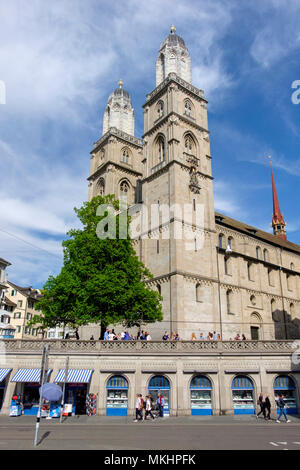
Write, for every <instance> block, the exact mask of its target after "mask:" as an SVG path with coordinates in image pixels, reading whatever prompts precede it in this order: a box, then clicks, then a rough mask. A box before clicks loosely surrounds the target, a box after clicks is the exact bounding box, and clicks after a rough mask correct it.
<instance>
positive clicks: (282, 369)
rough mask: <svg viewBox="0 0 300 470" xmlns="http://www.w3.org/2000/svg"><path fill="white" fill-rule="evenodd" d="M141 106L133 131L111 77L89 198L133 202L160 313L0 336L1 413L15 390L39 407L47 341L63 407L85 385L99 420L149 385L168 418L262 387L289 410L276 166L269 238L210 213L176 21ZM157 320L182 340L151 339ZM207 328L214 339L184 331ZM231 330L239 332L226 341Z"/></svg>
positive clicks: (290, 319)
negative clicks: (131, 330)
mask: <svg viewBox="0 0 300 470" xmlns="http://www.w3.org/2000/svg"><path fill="white" fill-rule="evenodd" d="M143 109H144V123H145V124H144V135H143V139H140V138H138V137H136V136H135V135H134V110H133V107H132V104H131V100H130V96H129V93H128V92H127V91H125V90H124V88H123V83H122V81H120V82H119V86H118V88H117V89H116V90H115V91H114V92H113V93H112V94H111V95H110V97H109V99H108V103H107V107H106V109H105V111H104V118H103V135H102V137H101V138H100V139H99V140H98V141H97V142H96V143H95V144H94V147H93V149H92V151H91V166H90V176H89V178H88V181H89V199H91V198H92V197H94V196H96V195H98V194H102V195H106V194H115V195H116V197H117V198H118V199H120V200H123V201H124V202H126V203H127V204H128V205H129V206H130V211H131V214H133V216H134V217H135V219H134V220H137V221H138V222H137V223H138V224H139V225H140V230H139V231H138V229H137V230H136V232H137V236H136V237H135V238H134V244H135V249H136V253H137V255H138V256H139V258H140V259H141V260H142V261H143V263H144V264H145V265H146V266H147V267H148V268H149V269H150V271H151V272H152V274H153V279H151V280H149V281H148V284H149V285H150V287H151V288H153V289H157V290H158V291H159V292H160V293H161V295H162V298H163V301H162V307H163V313H164V318H163V321H162V322H161V323H157V324H152V325H145V326H144V328H145V329H146V328H147V329H148V331H149V332H150V333H151V337H152V341H98V340H97V338H98V332H99V325H98V326H95V325H91V326H86V327H82V328H81V329H80V331H79V334H80V340H79V341H77V340H75V339H74V340H63V339H62V340H54V339H53V340H52V339H48V340H41V339H34V340H24V339H17V340H2V341H0V352H1V354H0V410H1V413H2V414H9V412H10V405H11V399H12V396H14V395H15V394H18V395H20V397H21V399H22V402H23V404H24V405H26V406H24V414H26V413H27V414H34V413H36V412H37V397H38V396H39V395H38V389H39V387H40V385H39V383H38V382H37V381H38V380H39V377H40V368H41V356H42V351H43V347H44V346H45V344H48V345H49V357H48V364H47V374H48V380H49V381H50V382H57V383H61V380H62V379H61V377H62V373H64V369H65V367H66V357H68V358H69V365H68V367H69V372H70V376H69V375H68V376H67V384H66V397H65V400H66V401H65V403H67V404H69V405H71V406H73V409H74V414H78V413H79V403H77V395H78V396H79V397H80V396H82V393H84V394H86V393H92V394H95V395H96V397H97V406H96V414H98V415H107V416H134V414H135V397H136V394H137V393H142V394H143V396H145V395H146V394H148V393H150V394H152V396H153V398H154V399H156V397H157V393H160V394H163V396H164V398H165V413H166V414H169V415H173V416H180V415H192V416H193V415H210V414H211V415H219V414H221V415H223V414H224V415H225V414H249V415H251V414H252V415H253V414H254V413H255V410H256V403H257V399H258V396H259V393H260V392H263V393H264V394H266V393H269V394H270V396H271V402H272V410H274V409H276V405H275V398H276V397H277V396H278V395H279V394H283V395H284V397H285V400H286V402H287V404H288V406H289V409H288V410H289V412H290V413H291V414H296V413H299V403H300V365H299V350H300V349H299V344H300V343H299V342H298V341H295V339H297V338H299V320H300V305H299V297H300V280H299V272H300V246H298V245H296V244H294V243H291V242H289V241H288V240H287V236H286V230H285V222H284V219H283V216H282V214H281V211H280V207H279V202H278V198H277V193H276V188H275V182H274V176H273V170H272V169H271V174H272V186H273V218H272V225H273V234H270V233H266V232H263V231H261V230H260V229H258V228H256V227H251V226H249V225H247V224H245V223H243V222H240V221H237V220H234V219H232V218H230V217H228V216H227V215H224V214H220V213H219V212H216V211H215V209H214V198H213V175H212V169H211V154H210V133H209V129H208V123H207V101H206V100H205V98H204V93H203V91H201V90H199V89H197V88H196V87H194V86H193V85H192V75H191V60H190V56H189V53H188V50H187V48H186V46H185V43H184V41H183V39H182V38H180V37H179V36H178V35H177V34H176V30H175V28H174V27H172V28H171V31H170V34H169V36H168V37H167V38H166V40H165V41H164V42H163V43H162V45H161V48H160V50H159V53H158V58H157V63H156V88H155V89H154V90H153V91H152V92H151V93H149V94H148V95H147V96H146V103H145V104H144V108H143ZM185 206H187V207H188V208H189V210H190V213H189V215H190V216H191V217H186V214H185V213H184V211H183V210H182V208H184V207H185ZM145 208H146V209H149V210H148V216H149V217H148V223H143V222H147V220H146V219H144V218H143V211H144V209H145ZM168 208H173V210H172V211H170V216H169V217H164V211H167V209H168ZM141 215H142V216H141ZM198 215H199V217H198ZM167 216H168V214H167ZM183 232H184V234H185V236H184V237H183V236H178V234H179V235H181V233H183ZM121 328H123V327H122V326H121V325H120V329H119V328H118V327H115V329H116V332H118V331H121ZM165 330H168V331H169V332H172V331H173V332H176V333H179V335H180V338H181V339H183V340H185V341H161V338H162V335H163V332H164V331H165ZM213 331H216V332H217V333H218V334H219V335H220V336H219V341H191V335H192V333H194V334H195V336H196V339H197V340H199V337H200V333H202V335H203V336H204V337H206V336H207V334H208V332H213ZM238 333H239V334H240V336H241V335H242V334H245V336H246V338H247V340H246V341H235V340H234V338H235V337H236V334H238ZM91 335H93V336H94V338H95V340H90V337H91ZM59 377H60V379H59ZM79 402H80V400H79ZM81 412H83V413H85V410H83V411H82V410H81ZM275 413H276V411H275ZM275 413H274V417H275ZM91 419H93V418H91Z"/></svg>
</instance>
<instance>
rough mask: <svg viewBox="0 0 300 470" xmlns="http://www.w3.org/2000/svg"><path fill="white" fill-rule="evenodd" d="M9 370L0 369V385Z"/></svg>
mask: <svg viewBox="0 0 300 470" xmlns="http://www.w3.org/2000/svg"><path fill="white" fill-rule="evenodd" d="M10 371H11V369H0V383H1V382H2V381H3V380H4V379H5V377H6V376H7V374H8V373H9V372H10Z"/></svg>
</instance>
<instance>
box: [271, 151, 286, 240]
mask: <svg viewBox="0 0 300 470" xmlns="http://www.w3.org/2000/svg"><path fill="white" fill-rule="evenodd" d="M269 158H271V157H269ZM270 167H271V175H272V193H273V217H272V227H273V233H274V235H276V236H277V237H280V238H282V239H283V240H287V238H286V230H285V226H286V223H285V221H284V219H283V216H282V214H281V210H280V206H279V202H278V196H277V191H276V186H275V180H274V174H273V168H272V162H271V160H270Z"/></svg>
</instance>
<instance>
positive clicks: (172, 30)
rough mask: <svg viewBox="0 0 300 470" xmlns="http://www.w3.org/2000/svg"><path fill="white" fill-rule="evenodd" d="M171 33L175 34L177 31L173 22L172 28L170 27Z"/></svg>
mask: <svg viewBox="0 0 300 470" xmlns="http://www.w3.org/2000/svg"><path fill="white" fill-rule="evenodd" d="M170 33H171V34H175V33H176V28H175V26H174V25H173V24H172V26H171V28H170Z"/></svg>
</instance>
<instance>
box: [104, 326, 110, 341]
mask: <svg viewBox="0 0 300 470" xmlns="http://www.w3.org/2000/svg"><path fill="white" fill-rule="evenodd" d="M108 340H109V330H108V328H106V331H105V333H104V341H108Z"/></svg>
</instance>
